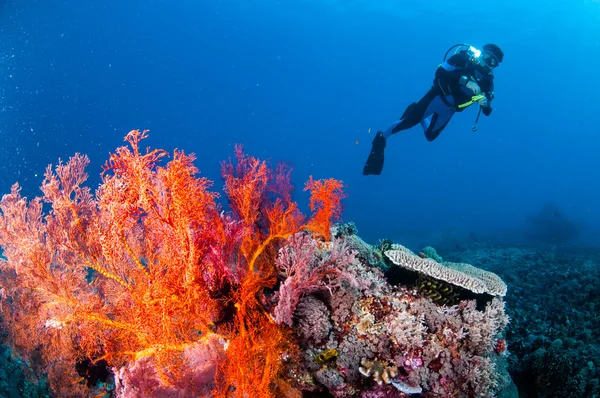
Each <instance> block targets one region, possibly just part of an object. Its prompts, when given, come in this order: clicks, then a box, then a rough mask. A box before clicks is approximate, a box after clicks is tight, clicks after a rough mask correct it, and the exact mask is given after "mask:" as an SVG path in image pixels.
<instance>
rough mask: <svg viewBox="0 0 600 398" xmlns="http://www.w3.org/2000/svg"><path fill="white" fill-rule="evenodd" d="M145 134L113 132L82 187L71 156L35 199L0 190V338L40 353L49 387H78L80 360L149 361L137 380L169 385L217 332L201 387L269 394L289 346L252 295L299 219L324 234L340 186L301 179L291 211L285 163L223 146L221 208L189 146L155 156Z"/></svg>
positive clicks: (258, 292) (265, 282)
mask: <svg viewBox="0 0 600 398" xmlns="http://www.w3.org/2000/svg"><path fill="white" fill-rule="evenodd" d="M146 137H147V133H146V132H145V131H144V132H139V131H137V130H134V131H132V132H130V133H129V134H128V135H127V137H126V140H127V142H128V143H129V147H126V146H123V147H120V148H118V149H117V151H116V152H115V153H114V154H112V155H111V156H110V159H109V161H108V162H107V163H106V166H105V168H104V173H103V178H102V184H101V186H100V187H99V188H98V190H97V192H96V195H92V193H91V191H90V189H89V188H86V187H84V186H83V183H84V182H85V180H86V178H87V175H86V174H85V172H84V169H85V167H86V166H87V164H88V159H87V158H86V157H85V156H81V155H79V154H77V155H75V156H74V157H73V158H71V159H70V160H69V162H67V163H66V164H62V163H60V164H59V165H58V166H57V167H56V171H55V172H53V171H52V169H51V168H50V167H49V168H48V169H47V171H46V179H45V180H44V183H43V185H42V192H43V194H44V196H43V197H42V198H36V199H33V200H32V201H30V202H29V203H28V202H27V200H26V199H25V198H23V197H21V196H20V193H19V187H18V186H17V185H15V186H14V187H13V188H12V191H11V193H10V194H9V195H5V196H4V198H3V199H2V201H1V202H0V210H1V211H2V215H1V216H0V245H1V246H2V248H3V249H4V255H5V256H6V258H7V260H6V261H4V260H3V261H2V262H1V264H0V267H1V272H0V288H1V289H2V305H1V306H0V309H1V311H2V316H3V319H4V323H5V327H6V328H7V330H8V331H9V333H10V341H11V343H12V344H13V346H14V347H15V348H16V349H17V351H18V352H19V353H20V354H21V355H23V356H24V357H27V358H29V359H31V358H37V357H36V355H34V354H37V353H41V354H42V357H41V359H38V360H36V361H34V362H35V364H36V365H38V366H39V367H40V370H43V371H47V372H49V377H50V381H51V384H52V387H53V389H54V391H55V393H56V394H57V395H60V396H69V395H77V396H81V395H84V390H86V386H85V385H84V384H83V383H82V382H81V381H82V379H81V378H80V377H79V376H78V375H77V374H76V371H75V366H74V364H75V363H76V362H78V361H80V360H83V359H90V360H92V362H96V361H99V360H100V359H103V360H106V361H108V363H109V365H110V366H114V367H115V368H118V369H119V372H121V370H123V372H124V373H119V374H120V375H123V377H124V378H125V379H126V380H128V381H132V380H136V377H134V376H135V375H138V374H140V370H141V369H151V370H152V372H153V373H151V376H152V377H151V378H152V379H153V380H154V381H152V382H151V383H150V381H149V383H150V384H152V385H155V386H158V387H156V388H159V387H160V388H164V389H166V390H169V391H170V389H173V388H175V387H177V386H178V385H179V384H178V383H179V382H180V381H181V380H182V378H184V377H187V376H189V373H188V370H189V368H190V366H192V365H189V364H190V363H191V364H193V363H196V365H193V366H192V368H193V367H194V366H195V367H196V368H197V367H198V366H200V365H198V364H199V362H198V361H197V360H196V362H194V361H195V360H193V359H192V360H191V362H190V357H189V355H190V353H192V354H191V355H193V356H198V355H200V352H201V350H198V349H196V350H195V351H194V347H197V346H198V344H199V342H200V341H202V340H203V339H206V338H208V336H214V338H215V339H217V341H221V340H226V341H227V350H226V351H223V355H222V356H217V357H216V358H214V359H215V364H214V366H215V367H214V369H213V370H214V372H216V373H215V376H214V382H215V384H214V390H213V393H214V395H216V396H231V395H232V391H234V394H233V395H234V396H240V397H242V396H261V397H268V396H271V395H272V394H273V390H272V386H273V381H274V380H275V378H276V375H277V373H278V372H279V369H280V363H281V361H282V357H283V356H284V353H285V352H286V351H289V352H292V351H293V347H291V346H290V341H291V340H290V337H289V332H288V331H286V330H285V329H284V328H282V327H281V326H279V325H277V324H275V323H274V322H273V320H272V319H271V317H270V315H269V314H268V313H267V311H266V310H265V309H264V308H263V307H262V305H261V304H260V302H259V297H260V296H262V294H263V290H264V289H270V288H273V286H274V284H275V282H276V277H277V273H278V271H277V268H276V267H275V257H276V255H277V253H278V249H279V248H280V247H281V246H282V245H285V244H286V240H287V239H288V238H289V237H291V236H292V235H294V234H296V233H298V232H299V231H301V230H303V229H306V230H309V231H312V232H313V233H314V234H315V236H316V237H318V238H319V239H323V238H328V236H329V235H328V231H329V228H330V224H331V222H332V221H334V220H335V217H336V216H338V215H339V214H340V208H339V206H340V200H341V198H342V197H343V193H342V191H341V188H342V185H341V183H340V182H338V181H335V180H327V181H318V180H312V178H311V179H310V180H309V182H308V183H307V185H306V189H307V190H310V191H311V193H312V196H311V208H312V210H313V214H312V215H311V216H310V217H305V216H304V215H303V214H301V213H300V211H299V210H298V208H297V206H296V204H295V203H294V202H292V200H291V184H290V182H289V171H288V170H287V169H285V168H283V167H279V168H278V169H277V170H276V171H272V170H271V169H270V168H269V167H268V165H267V164H266V163H265V162H261V161H259V160H257V159H255V158H252V157H249V156H247V155H245V154H244V153H243V152H242V149H241V147H236V152H235V154H236V158H237V164H234V163H233V162H231V161H230V162H226V163H224V164H223V177H224V180H225V194H226V198H227V199H228V201H229V204H230V207H231V212H225V211H223V209H221V208H220V207H219V206H218V205H217V203H216V201H215V198H216V197H217V193H215V192H211V191H210V190H209V188H210V186H211V182H210V181H209V180H207V179H205V178H201V177H198V176H197V174H198V170H197V169H196V167H195V166H194V165H193V162H194V156H193V155H186V154H184V153H183V152H181V151H175V152H174V154H173V156H172V159H171V160H170V161H169V162H168V163H166V165H161V164H160V162H161V161H162V160H163V159H164V158H165V157H166V155H167V154H166V152H164V151H162V150H147V151H146V152H145V153H142V151H140V142H141V141H142V140H144V139H145V138H146ZM44 202H46V203H48V204H49V206H50V208H51V211H50V213H48V214H44V213H43V211H42V210H43V209H42V204H43V203H44ZM314 282H315V283H317V282H318V280H317V279H315V280H314ZM223 347H224V345H223ZM194 353H195V354H194ZM205 366H208V368H206V369H205V370H204V373H202V374H204V375H206V374H207V372H208V374H210V372H211V370H210V369H211V368H210V366H212V365H208V364H206V363H205ZM126 369H130V370H131V371H132V372H133V373H127V372H126ZM186 369H188V370H186ZM130 376H131V377H130ZM207 383H208V382H207ZM211 383H212V381H211ZM207 385H211V384H210V383H208V384H207ZM146 387H148V385H146ZM205 387H207V386H204V387H203V388H205ZM149 388H150V387H149ZM198 388H199V387H198ZM198 388H197V389H198Z"/></svg>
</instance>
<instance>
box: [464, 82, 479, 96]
mask: <svg viewBox="0 0 600 398" xmlns="http://www.w3.org/2000/svg"><path fill="white" fill-rule="evenodd" d="M465 87H467V88H468V89H469V90H471V91H472V92H473V95H477V94H479V93H481V88H480V87H479V84H477V83H475V82H474V81H472V80H470V81H469V82H467V84H466V85H465Z"/></svg>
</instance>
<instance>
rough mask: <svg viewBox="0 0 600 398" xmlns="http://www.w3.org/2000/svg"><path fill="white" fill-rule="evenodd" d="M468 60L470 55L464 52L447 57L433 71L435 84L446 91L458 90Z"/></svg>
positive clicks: (453, 91)
mask: <svg viewBox="0 0 600 398" xmlns="http://www.w3.org/2000/svg"><path fill="white" fill-rule="evenodd" d="M469 62H470V57H469V56H468V55H467V54H466V53H458V54H455V55H453V56H451V57H450V58H448V60H446V61H444V63H442V64H441V65H440V66H439V67H438V68H437V70H436V71H435V80H436V83H437V85H439V87H441V88H442V90H444V91H445V92H447V93H448V91H449V92H450V93H456V92H458V90H460V81H461V77H462V76H463V71H464V70H465V68H466V67H467V65H468V64H469Z"/></svg>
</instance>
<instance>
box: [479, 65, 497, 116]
mask: <svg viewBox="0 0 600 398" xmlns="http://www.w3.org/2000/svg"><path fill="white" fill-rule="evenodd" d="M487 83H488V84H486V86H487V87H486V88H487V90H485V91H484V94H485V99H484V100H482V102H480V103H479V105H480V106H481V111H482V112H483V114H484V115H485V116H489V115H491V114H492V100H493V99H494V76H493V75H491V76H490V78H489V79H488V81H487Z"/></svg>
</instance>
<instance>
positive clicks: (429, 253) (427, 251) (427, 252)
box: [421, 246, 444, 264]
mask: <svg viewBox="0 0 600 398" xmlns="http://www.w3.org/2000/svg"><path fill="white" fill-rule="evenodd" d="M421 253H423V255H424V256H425V257H426V258H430V259H432V260H433V261H435V262H437V263H440V264H441V263H442V262H444V259H443V258H442V256H440V255H439V254H438V253H437V251H436V250H435V249H434V248H433V247H431V246H427V247H424V248H423V250H421Z"/></svg>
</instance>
